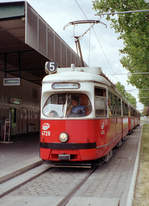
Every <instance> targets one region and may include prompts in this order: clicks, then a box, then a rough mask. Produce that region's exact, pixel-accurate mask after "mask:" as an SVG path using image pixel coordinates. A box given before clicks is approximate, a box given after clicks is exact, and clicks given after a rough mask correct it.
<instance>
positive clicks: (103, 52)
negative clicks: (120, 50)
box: [74, 0, 112, 68]
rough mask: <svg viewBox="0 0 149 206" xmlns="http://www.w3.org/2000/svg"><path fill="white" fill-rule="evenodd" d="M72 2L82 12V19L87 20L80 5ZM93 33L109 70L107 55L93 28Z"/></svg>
mask: <svg viewBox="0 0 149 206" xmlns="http://www.w3.org/2000/svg"><path fill="white" fill-rule="evenodd" d="M74 1H75V3H76V4H77V6H78V7H79V9H80V11H81V12H82V14H83V15H84V17H85V18H86V19H87V20H88V16H87V15H86V13H85V12H84V10H83V9H82V7H81V5H80V4H79V2H78V0H74ZM93 32H94V35H95V38H96V41H97V43H98V45H99V47H100V48H101V50H102V54H103V56H104V58H105V62H106V64H107V65H108V67H109V66H110V68H111V67H112V66H111V63H110V61H109V59H108V57H107V55H106V54H105V51H104V48H103V46H102V44H101V43H100V40H99V39H98V37H97V33H96V31H95V30H94V28H93Z"/></svg>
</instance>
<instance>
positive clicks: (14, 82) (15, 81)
mask: <svg viewBox="0 0 149 206" xmlns="http://www.w3.org/2000/svg"><path fill="white" fill-rule="evenodd" d="M20 83H21V79H20V78H3V86H20Z"/></svg>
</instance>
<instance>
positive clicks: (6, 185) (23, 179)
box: [0, 164, 52, 198]
mask: <svg viewBox="0 0 149 206" xmlns="http://www.w3.org/2000/svg"><path fill="white" fill-rule="evenodd" d="M50 168H52V167H50V166H48V165H43V164H37V165H35V166H34V167H33V168H32V169H31V168H30V167H28V168H26V170H22V172H21V171H20V172H19V173H16V175H13V176H12V177H8V178H7V179H5V181H3V182H2V183H1V187H0V198H1V197H3V196H5V195H7V194H8V193H10V192H12V191H14V190H15V189H17V188H18V187H20V186H21V185H24V184H25V183H27V182H29V181H31V180H33V179H34V178H36V177H38V176H39V175H41V174H43V173H44V172H46V171H47V170H49V169H50Z"/></svg>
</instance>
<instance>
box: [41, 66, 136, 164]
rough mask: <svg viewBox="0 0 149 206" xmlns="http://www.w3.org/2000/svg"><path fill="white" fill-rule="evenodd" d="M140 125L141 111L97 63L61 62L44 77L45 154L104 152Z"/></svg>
mask: <svg viewBox="0 0 149 206" xmlns="http://www.w3.org/2000/svg"><path fill="white" fill-rule="evenodd" d="M137 125H139V113H138V112H137V111H136V109H135V108H133V107H132V106H131V105H130V104H129V103H128V102H127V101H126V100H125V99H124V98H123V97H122V96H121V95H120V94H119V92H118V91H117V90H116V88H115V86H114V85H113V84H112V82H111V81H110V80H109V79H108V78H107V77H106V76H105V75H104V74H103V73H102V71H101V69H100V68H96V67H92V68H90V67H75V66H74V65H72V67H71V68H57V70H56V71H54V72H53V73H50V72H49V74H48V75H47V76H45V77H44V79H43V81H42V96H41V129H40V131H41V134H40V156H41V158H42V159H43V160H46V161H52V162H62V163H63V162H69V163H73V162H82V161H83V162H86V161H92V160H96V159H99V158H101V157H103V158H104V160H105V161H108V160H109V159H110V158H111V156H112V149H113V148H114V147H115V146H120V145H121V143H122V141H123V140H124V138H125V136H126V135H127V134H128V133H130V132H131V131H132V130H133V128H134V127H136V126H137Z"/></svg>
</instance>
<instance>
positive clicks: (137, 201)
mask: <svg viewBox="0 0 149 206" xmlns="http://www.w3.org/2000/svg"><path fill="white" fill-rule="evenodd" d="M148 205H149V124H144V125H143V132H142V142H141V153H140V166H139V173H138V178H137V184H136V191H135V197H134V202H133V206H148Z"/></svg>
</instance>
